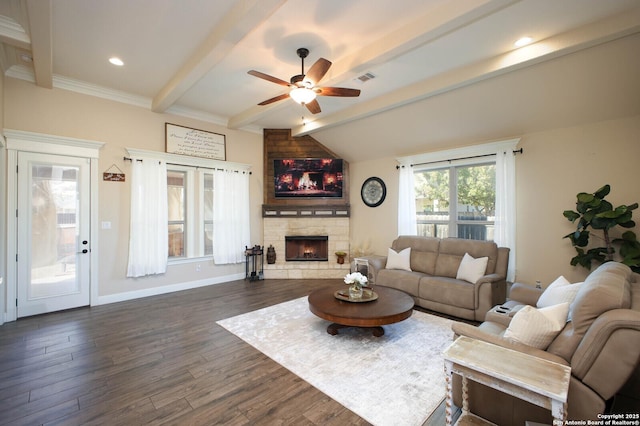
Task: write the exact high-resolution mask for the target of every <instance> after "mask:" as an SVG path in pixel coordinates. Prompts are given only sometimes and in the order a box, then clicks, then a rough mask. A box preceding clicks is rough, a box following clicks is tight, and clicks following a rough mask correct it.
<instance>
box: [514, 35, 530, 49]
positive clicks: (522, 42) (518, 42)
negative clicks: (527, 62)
mask: <svg viewBox="0 0 640 426" xmlns="http://www.w3.org/2000/svg"><path fill="white" fill-rule="evenodd" d="M532 41H533V39H532V38H531V37H522V38H519V39H518V40H516V42H515V43H513V44H514V46H516V47H522V46H526V45H527V44H529V43H531V42H532Z"/></svg>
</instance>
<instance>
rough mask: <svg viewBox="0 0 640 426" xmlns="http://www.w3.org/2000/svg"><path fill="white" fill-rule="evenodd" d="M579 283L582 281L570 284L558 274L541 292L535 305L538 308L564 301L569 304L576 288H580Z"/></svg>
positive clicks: (576, 291) (574, 295)
mask: <svg viewBox="0 0 640 426" xmlns="http://www.w3.org/2000/svg"><path fill="white" fill-rule="evenodd" d="M580 284H582V283H576V284H571V283H570V282H569V281H567V280H566V279H565V277H563V276H562V275H560V276H559V277H558V278H556V280H555V281H554V282H552V283H551V284H549V287H547V288H546V289H545V290H544V292H542V294H541V295H540V297H539V298H538V302H537V303H536V306H537V307H538V308H546V307H548V306H553V305H557V304H559V303H564V302H567V303H569V304H571V303H573V300H574V299H575V298H576V294H578V290H580Z"/></svg>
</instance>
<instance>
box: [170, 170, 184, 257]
mask: <svg viewBox="0 0 640 426" xmlns="http://www.w3.org/2000/svg"><path fill="white" fill-rule="evenodd" d="M185 179H186V173H184V172H179V171H175V170H167V200H168V204H169V205H168V207H169V211H168V217H169V257H182V256H184V218H185Z"/></svg>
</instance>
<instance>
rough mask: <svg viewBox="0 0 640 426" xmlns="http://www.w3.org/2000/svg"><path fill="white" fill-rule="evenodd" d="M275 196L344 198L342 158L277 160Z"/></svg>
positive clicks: (274, 164)
mask: <svg viewBox="0 0 640 426" xmlns="http://www.w3.org/2000/svg"><path fill="white" fill-rule="evenodd" d="M273 171H274V173H273V174H274V184H275V196H276V198H298V197H324V198H342V177H343V176H342V160H340V159H333V158H306V159H293V158H291V159H283V160H274V162H273Z"/></svg>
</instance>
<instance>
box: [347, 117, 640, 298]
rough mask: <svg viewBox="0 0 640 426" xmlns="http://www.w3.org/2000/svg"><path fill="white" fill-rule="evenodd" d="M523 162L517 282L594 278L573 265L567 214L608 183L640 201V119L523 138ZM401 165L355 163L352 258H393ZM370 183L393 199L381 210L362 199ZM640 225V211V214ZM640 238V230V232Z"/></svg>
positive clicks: (624, 199)
mask: <svg viewBox="0 0 640 426" xmlns="http://www.w3.org/2000/svg"><path fill="white" fill-rule="evenodd" d="M518 147H522V148H524V154H522V155H518V156H517V157H516V193H517V247H516V253H517V260H516V280H517V281H521V282H526V283H534V282H535V281H536V280H540V281H541V282H542V283H543V285H546V284H548V283H550V282H551V281H553V280H554V279H555V278H557V277H558V276H559V275H564V276H565V277H566V278H567V279H569V280H571V281H580V280H582V279H583V278H584V277H585V276H586V274H587V273H588V271H587V270H586V269H584V268H582V267H572V266H571V265H570V264H569V261H570V259H571V258H572V257H573V256H574V253H575V251H574V249H573V248H572V247H571V244H570V243H569V241H568V240H566V239H563V238H562V237H563V236H564V235H566V234H568V233H569V232H571V230H572V229H575V228H573V227H572V224H571V223H570V222H569V221H567V220H566V219H565V218H564V217H563V216H562V212H563V211H564V210H567V209H575V196H576V194H577V193H578V192H594V191H596V190H597V189H598V188H600V187H601V186H602V185H604V184H607V183H608V184H610V185H611V187H612V191H611V194H610V196H609V197H607V198H608V199H609V200H610V201H611V202H612V203H613V204H614V206H617V205H619V204H632V203H635V202H640V184H639V181H640V179H639V178H638V166H639V161H640V116H635V117H631V118H623V119H618V120H612V121H605V122H599V123H594V124H589V125H583V126H576V127H568V128H564V129H557V130H551V131H544V132H538V133H530V134H525V135H522V136H521V140H520V144H519V145H518ZM395 166H396V162H395V159H394V158H386V159H381V160H376V161H368V162H360V163H359V162H355V161H352V162H351V163H350V167H351V169H350V170H351V173H352V185H353V186H352V189H351V191H352V194H353V195H352V198H351V206H352V207H351V208H352V210H351V211H352V226H351V230H352V231H351V232H352V235H351V242H352V251H356V249H359V248H360V247H364V248H365V249H366V250H365V251H366V252H367V253H368V254H371V253H375V254H386V251H387V248H388V247H389V246H390V244H391V241H392V240H393V239H394V238H395V237H396V234H397V211H396V204H397V199H398V190H397V186H398V173H397V170H396V168H395ZM369 176H379V177H381V178H382V179H383V180H384V181H385V183H386V184H387V199H386V200H385V202H384V203H383V204H382V205H381V206H379V207H377V208H369V207H366V206H365V205H364V204H363V203H362V201H361V200H360V197H359V194H360V186H361V185H362V182H363V181H364V180H365V179H366V178H367V177H369ZM634 213H635V214H634V218H635V220H636V222H640V211H639V210H636V211H635V212H634ZM633 231H635V232H636V234H639V233H640V230H638V227H637V226H636V228H634V229H633Z"/></svg>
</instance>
